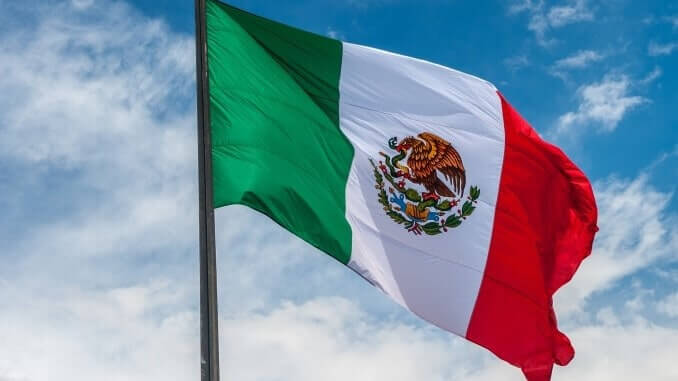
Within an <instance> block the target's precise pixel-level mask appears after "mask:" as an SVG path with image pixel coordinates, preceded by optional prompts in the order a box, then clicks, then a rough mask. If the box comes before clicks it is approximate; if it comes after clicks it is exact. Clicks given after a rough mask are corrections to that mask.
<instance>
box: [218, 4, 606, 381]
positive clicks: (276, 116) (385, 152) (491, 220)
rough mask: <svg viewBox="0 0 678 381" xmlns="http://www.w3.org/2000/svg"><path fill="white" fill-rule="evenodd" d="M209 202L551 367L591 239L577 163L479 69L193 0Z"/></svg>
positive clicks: (422, 312)
mask: <svg viewBox="0 0 678 381" xmlns="http://www.w3.org/2000/svg"><path fill="white" fill-rule="evenodd" d="M206 20H207V21H206V22H207V56H208V67H209V69H208V73H209V96H210V97H209V98H210V118H211V137H212V161H213V175H212V176H213V187H214V203H215V207H220V206H225V205H231V204H242V205H246V206H249V207H251V208H253V209H256V210H258V211H259V212H261V213H263V214H265V215H267V216H269V217H270V218H271V219H273V220H274V221H275V222H277V223H278V224H280V225H281V226H282V227H284V228H285V229H287V230H288V231H290V232H291V233H293V234H294V235H296V236H298V237H300V238H301V239H303V240H305V241H306V242H308V243H309V244H311V245H313V246H314V247H316V248H318V249H319V250H321V251H323V252H325V253H327V254H329V255H330V256H332V257H334V258H335V259H336V260H337V261H339V262H341V263H343V264H344V265H346V266H348V267H349V268H351V269H352V270H354V271H355V272H356V273H358V274H359V275H360V276H362V277H363V278H364V279H366V280H367V281H368V282H370V283H371V284H372V285H374V286H375V287H378V288H379V289H381V290H382V291H383V292H384V293H386V294H388V295H389V296H390V297H391V298H393V300H395V301H396V302H398V303H399V304H401V305H402V306H403V307H405V308H406V309H408V310H410V311H412V312H413V313H415V314H416V315H418V316H420V317H421V318H423V319H425V320H427V321H429V322H431V323H433V324H435V325H436V326H438V327H440V328H442V329H444V330H447V331H449V332H453V333H455V334H457V335H459V336H462V337H464V338H466V339H468V340H470V341H473V342H475V343H477V344H479V345H481V346H483V347H485V348H487V349H489V350H491V351H492V352H494V353H495V354H496V355H497V356H498V357H500V358H502V359H504V360H506V361H508V362H510V363H511V364H514V365H516V366H518V367H520V368H521V369H522V370H523V372H524V373H525V375H526V377H527V378H528V380H530V381H540V380H549V379H550V377H551V371H552V367H553V364H554V363H555V364H559V365H565V364H567V363H568V362H569V361H570V360H571V359H572V357H573V355H574V350H573V348H572V346H571V345H570V342H569V340H568V339H567V337H566V336H565V335H563V334H562V333H561V332H560V331H559V330H558V328H557V323H556V317H555V314H554V310H553V302H552V295H553V294H554V293H555V292H556V290H558V289H559V288H560V287H561V286H562V285H563V284H564V283H566V282H567V281H569V280H570V279H571V278H572V276H573V275H574V272H575V271H576V269H577V268H578V266H579V265H580V263H581V261H582V260H583V259H584V258H585V257H586V256H588V255H589V253H590V251H591V245H592V241H593V237H594V234H595V232H596V230H597V228H596V219H597V209H596V205H595V200H594V197H593V193H592V190H591V186H590V183H589V181H588V180H587V178H586V177H585V175H584V174H583V173H582V172H581V171H580V170H579V169H578V168H577V167H576V166H575V165H574V164H573V163H572V162H571V161H570V160H569V159H568V158H567V157H566V156H565V155H564V154H563V153H562V152H561V151H560V150H559V149H558V148H556V147H554V146H553V145H551V144H549V143H546V142H545V141H543V140H542V139H541V138H540V137H539V135H538V134H537V133H536V132H535V131H534V130H533V129H532V128H531V127H530V126H529V125H528V123H527V122H526V121H525V120H524V119H523V118H522V117H521V116H520V115H519V114H518V113H517V112H516V111H515V110H514V109H513V107H511V105H510V104H509V103H508V102H507V101H506V99H505V98H504V97H503V96H502V95H501V94H500V93H499V92H498V91H497V89H496V88H495V87H494V86H493V85H492V84H491V83H489V82H487V81H484V80H482V79H479V78H477V77H474V76H472V75H468V74H465V73H462V72H459V71H456V70H452V69H449V68H447V67H444V66H440V65H436V64H433V63H430V62H426V61H423V60H419V59H414V58H410V57H406V56H402V55H398V54H393V53H389V52H385V51H382V50H378V49H373V48H368V47H364V46H360V45H355V44H350V43H345V42H340V41H337V40H333V39H330V38H327V37H323V36H320V35H316V34H312V33H308V32H305V31H302V30H299V29H295V28H291V27H288V26H285V25H283V24H279V23H276V22H273V21H270V20H267V19H265V18H262V17H258V16H255V15H252V14H250V13H247V12H244V11H242V10H239V9H237V8H234V7H231V6H228V5H225V4H223V3H220V2H218V1H216V0H208V1H207V14H206Z"/></svg>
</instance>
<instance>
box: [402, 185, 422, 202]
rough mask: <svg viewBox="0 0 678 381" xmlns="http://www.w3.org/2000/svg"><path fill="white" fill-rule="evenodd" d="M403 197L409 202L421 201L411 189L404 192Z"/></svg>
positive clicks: (415, 191) (417, 194) (414, 190)
mask: <svg viewBox="0 0 678 381" xmlns="http://www.w3.org/2000/svg"><path fill="white" fill-rule="evenodd" d="M405 197H407V199H408V200H410V201H414V202H419V201H421V196H420V195H419V192H417V190H416V189H413V188H409V189H408V190H406V191H405Z"/></svg>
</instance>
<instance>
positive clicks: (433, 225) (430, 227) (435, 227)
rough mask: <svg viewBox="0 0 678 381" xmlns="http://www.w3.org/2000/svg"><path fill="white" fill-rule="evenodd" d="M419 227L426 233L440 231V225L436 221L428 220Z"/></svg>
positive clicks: (433, 233) (438, 232)
mask: <svg viewBox="0 0 678 381" xmlns="http://www.w3.org/2000/svg"><path fill="white" fill-rule="evenodd" d="M421 229H422V230H423V231H424V233H426V234H428V235H436V234H440V233H441V231H440V225H439V224H438V223H437V222H429V223H428V224H426V225H422V226H421Z"/></svg>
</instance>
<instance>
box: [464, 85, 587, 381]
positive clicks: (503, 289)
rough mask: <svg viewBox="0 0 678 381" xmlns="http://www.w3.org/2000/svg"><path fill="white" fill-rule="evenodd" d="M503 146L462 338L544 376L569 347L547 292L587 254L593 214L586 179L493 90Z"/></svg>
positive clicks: (535, 376)
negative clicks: (488, 237)
mask: <svg viewBox="0 0 678 381" xmlns="http://www.w3.org/2000/svg"><path fill="white" fill-rule="evenodd" d="M499 96H500V98H501V102H502V111H503V114H504V129H505V133H506V134H505V136H506V144H505V151H504V165H503V168H502V174H501V183H500V187H499V196H498V199H497V207H496V212H495V219H494V231H493V234H492V242H491V243H490V251H489V254H488V261H487V265H486V267H485V274H484V277H483V282H482V284H481V287H480V292H479V294H478V299H477V301H476V305H475V309H474V311H473V315H472V317H471V322H470V323H469V327H468V330H467V333H466V337H467V338H468V339H469V340H471V341H473V342H475V343H477V344H479V345H481V346H483V347H486V348H487V349H489V350H491V351H492V352H494V353H495V354H496V355H497V356H499V357H500V358H502V359H504V360H506V361H508V362H510V363H511V364H514V365H516V366H518V367H520V368H522V370H523V372H524V373H525V375H526V377H527V379H528V380H530V381H547V380H550V379H551V370H552V368H553V364H554V363H555V364H559V365H565V364H567V363H569V362H570V360H572V357H573V356H574V349H573V348H572V346H571V345H570V341H569V340H568V338H567V337H566V336H565V335H563V334H562V333H560V331H558V327H557V323H556V318H555V314H554V312H553V298H552V295H553V293H554V292H555V291H556V290H558V288H560V286H562V285H563V284H565V283H566V282H567V281H569V280H570V279H571V278H572V276H573V275H574V272H575V271H576V270H577V268H578V267H579V264H580V263H581V262H582V260H584V258H586V257H587V256H588V255H589V254H590V253H591V245H592V243H593V236H594V235H595V232H596V231H597V227H596V220H597V215H598V211H597V209H596V203H595V199H594V197H593V191H592V189H591V184H590V183H589V181H588V180H587V178H586V176H585V175H584V173H582V171H581V170H579V168H577V167H576V166H575V165H574V164H573V163H572V162H571V161H570V160H569V159H568V158H567V157H566V156H565V154H564V153H563V152H562V151H561V150H560V149H558V148H557V147H555V146H553V145H551V144H549V143H547V142H545V141H544V140H542V139H541V138H540V137H539V136H538V135H537V133H536V132H535V131H534V130H533V129H532V127H530V125H529V124H527V122H526V121H525V120H524V119H523V118H522V117H521V116H520V115H519V114H518V113H517V112H516V111H515V110H514V109H513V107H511V105H510V104H509V103H508V102H506V100H505V99H504V97H503V96H501V94H499Z"/></svg>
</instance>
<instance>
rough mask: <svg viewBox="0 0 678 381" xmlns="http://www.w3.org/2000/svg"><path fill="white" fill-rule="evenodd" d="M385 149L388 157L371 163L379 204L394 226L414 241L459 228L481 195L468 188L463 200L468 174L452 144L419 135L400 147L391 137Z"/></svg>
mask: <svg viewBox="0 0 678 381" xmlns="http://www.w3.org/2000/svg"><path fill="white" fill-rule="evenodd" d="M388 146H389V148H390V149H391V150H393V151H395V152H394V153H393V154H392V155H389V154H387V153H385V152H379V154H380V155H381V156H382V157H383V160H380V161H379V162H378V164H377V163H375V162H374V161H373V160H372V159H370V163H372V166H373V167H374V177H375V180H376V182H377V184H376V186H375V187H376V188H377V194H378V200H379V203H380V204H381V205H383V207H384V210H385V211H386V214H387V215H388V216H389V217H390V218H391V219H392V220H393V221H394V222H396V223H398V224H401V225H403V226H404V227H405V228H406V229H407V230H408V231H409V232H411V233H414V234H415V235H421V234H422V232H424V233H426V234H428V235H436V234H440V233H442V232H446V231H447V230H448V229H450V228H456V227H458V226H460V225H461V224H462V222H463V221H464V220H466V218H467V217H469V216H470V215H471V214H472V213H473V211H474V210H475V208H476V206H475V205H476V203H477V202H478V197H480V189H478V187H477V186H471V187H470V189H469V194H468V195H467V196H466V199H464V189H465V187H466V170H465V169H464V163H463V162H462V160H461V156H460V155H459V152H457V150H456V149H454V147H453V146H452V144H450V143H449V142H447V141H446V140H444V139H443V138H441V137H439V136H437V135H435V134H432V133H430V132H423V133H421V134H419V135H418V136H417V137H416V138H415V137H413V136H408V137H406V138H404V139H403V140H401V141H400V142H399V141H398V138H396V137H393V138H391V139H389V141H388ZM403 162H404V163H405V164H403ZM384 179H386V181H387V182H388V188H387V187H386V184H385V183H384Z"/></svg>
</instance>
